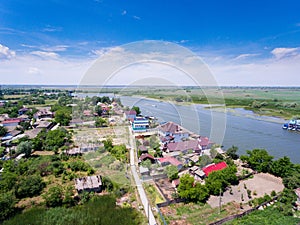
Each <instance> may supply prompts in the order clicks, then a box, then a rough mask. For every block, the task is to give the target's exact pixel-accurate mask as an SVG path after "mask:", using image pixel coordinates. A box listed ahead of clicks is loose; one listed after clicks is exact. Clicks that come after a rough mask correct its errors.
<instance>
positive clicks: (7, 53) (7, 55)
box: [0, 44, 16, 59]
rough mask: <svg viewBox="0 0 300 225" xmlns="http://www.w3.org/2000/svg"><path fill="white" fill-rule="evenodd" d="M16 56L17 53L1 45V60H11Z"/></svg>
mask: <svg viewBox="0 0 300 225" xmlns="http://www.w3.org/2000/svg"><path fill="white" fill-rule="evenodd" d="M15 56H16V52H15V51H12V50H10V49H9V48H8V47H6V46H4V45H1V44H0V59H11V58H13V57H15Z"/></svg>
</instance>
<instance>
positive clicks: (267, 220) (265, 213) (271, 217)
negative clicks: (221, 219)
mask: <svg viewBox="0 0 300 225" xmlns="http://www.w3.org/2000/svg"><path fill="white" fill-rule="evenodd" d="M299 222H300V219H299V218H295V217H292V216H286V215H283V214H282V213H281V211H280V210H278V209H277V208H275V207H268V208H266V209H264V210H258V211H255V212H252V213H251V214H249V215H247V216H244V217H242V218H240V219H235V220H233V221H230V222H227V223H225V224H228V225H229V224H231V225H239V224H244V225H248V224H249V225H250V224H251V225H252V224H255V225H263V224H270V225H282V224H284V225H294V224H298V223H299Z"/></svg>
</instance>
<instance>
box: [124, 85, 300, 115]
mask: <svg viewBox="0 0 300 225" xmlns="http://www.w3.org/2000/svg"><path fill="white" fill-rule="evenodd" d="M120 94H123V95H138V96H144V97H148V98H154V99H159V100H162V101H172V102H175V103H177V104H185V103H188V104H189V103H196V104H210V105H214V104H224V103H225V104H226V106H227V107H233V108H244V109H248V110H251V111H253V112H255V113H257V114H259V115H266V116H275V117H280V118H284V119H290V118H291V117H294V116H298V115H300V88H280V87H278V88H275V87H274V88H267V87H256V88H247V87H244V88H242V87H241V88H233V87H218V88H217V87H215V88H209V87H204V88H201V89H200V88H196V87H185V88H163V87H160V88H158V87H156V88H155V87H154V88H152V89H150V88H148V89H143V91H140V90H135V91H134V90H132V91H131V92H130V91H129V90H127V91H122V93H120Z"/></svg>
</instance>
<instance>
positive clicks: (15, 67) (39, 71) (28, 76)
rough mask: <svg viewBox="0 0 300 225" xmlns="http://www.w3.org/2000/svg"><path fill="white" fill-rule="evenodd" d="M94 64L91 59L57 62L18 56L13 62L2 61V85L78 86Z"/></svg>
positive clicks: (0, 74) (0, 70)
mask: <svg viewBox="0 0 300 225" xmlns="http://www.w3.org/2000/svg"><path fill="white" fill-rule="evenodd" d="M92 62H93V60H91V59H87V60H85V59H80V60H78V59H67V58H64V59H62V60H56V59H52V58H40V57H35V56H33V55H31V54H27V55H24V54H23V55H18V56H17V57H15V58H13V59H11V60H2V61H1V60H0V77H1V83H2V84H70V85H78V84H79V83H80V80H81V78H82V77H83V76H84V74H85V72H86V71H87V69H88V68H89V66H90V65H91V63H92Z"/></svg>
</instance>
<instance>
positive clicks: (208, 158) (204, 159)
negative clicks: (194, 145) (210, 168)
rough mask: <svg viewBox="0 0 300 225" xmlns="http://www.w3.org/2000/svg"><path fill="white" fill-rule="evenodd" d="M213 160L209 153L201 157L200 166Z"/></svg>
mask: <svg viewBox="0 0 300 225" xmlns="http://www.w3.org/2000/svg"><path fill="white" fill-rule="evenodd" d="M211 162H212V160H211V158H210V157H209V156H208V155H203V156H201V157H200V158H199V166H200V167H201V168H203V167H204V166H206V165H208V164H210V163H211Z"/></svg>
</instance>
